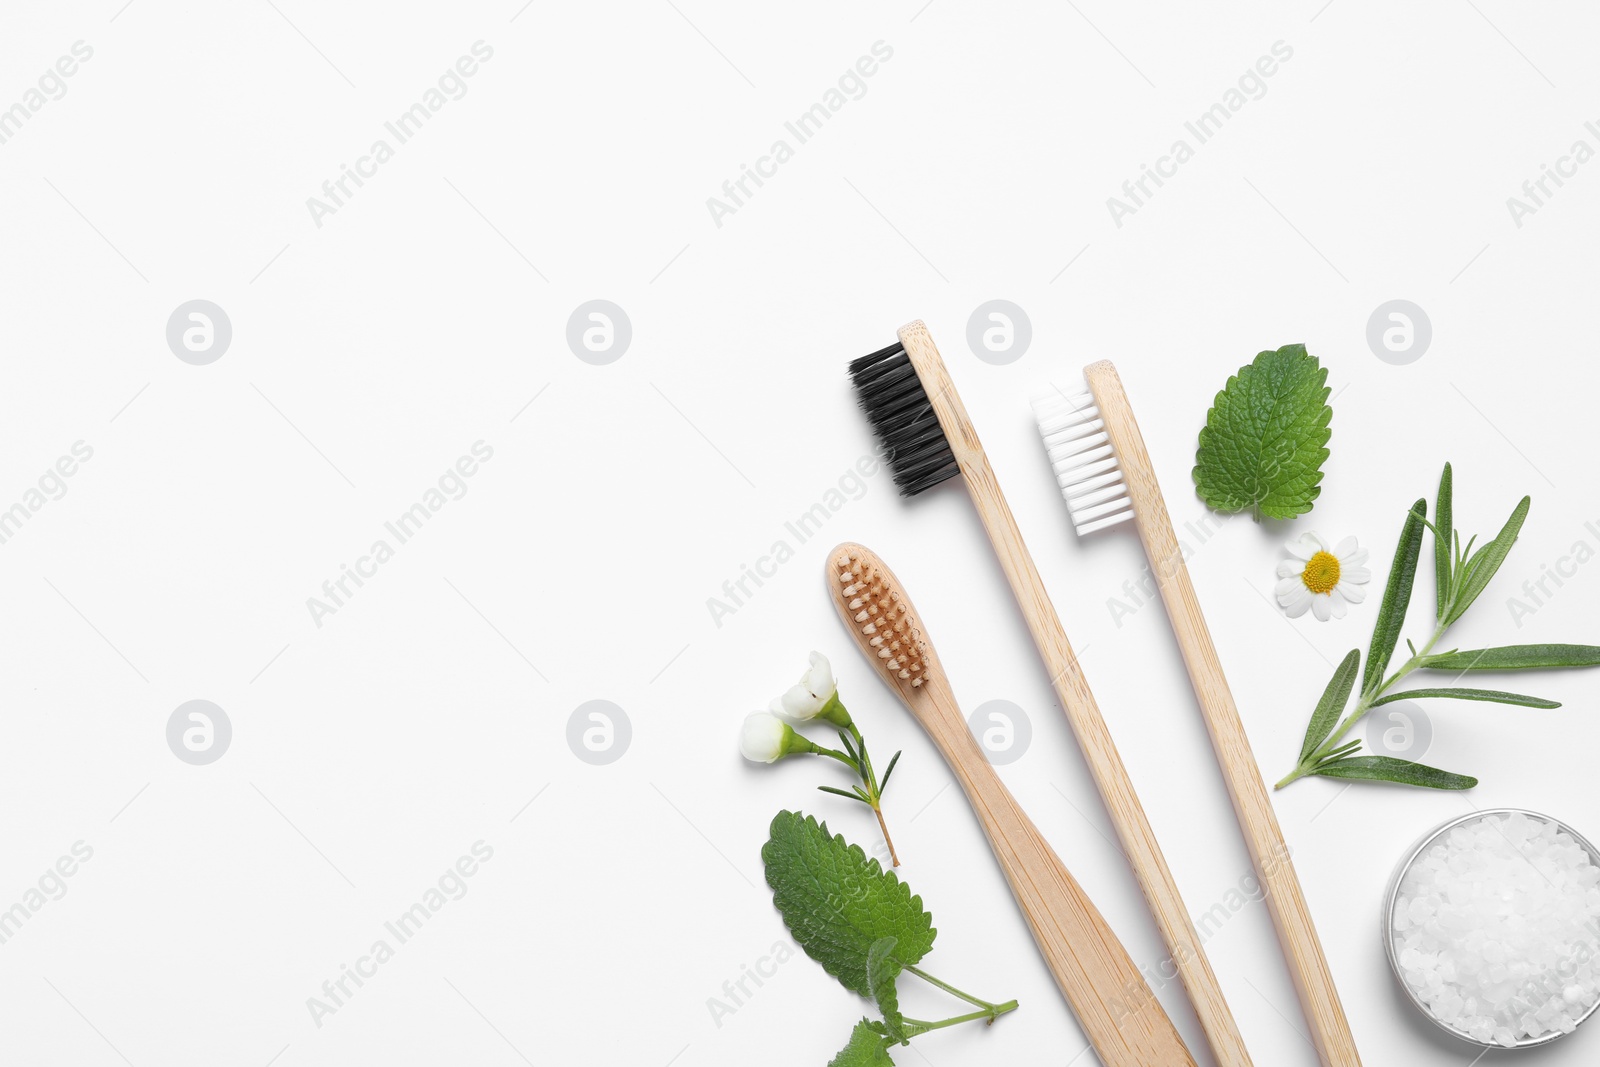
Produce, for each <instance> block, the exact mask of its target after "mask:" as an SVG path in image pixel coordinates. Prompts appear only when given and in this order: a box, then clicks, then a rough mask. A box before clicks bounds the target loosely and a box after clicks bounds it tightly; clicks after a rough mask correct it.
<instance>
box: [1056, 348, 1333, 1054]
mask: <svg viewBox="0 0 1600 1067" xmlns="http://www.w3.org/2000/svg"><path fill="white" fill-rule="evenodd" d="M1083 377H1084V380H1085V383H1086V388H1084V389H1078V388H1073V389H1069V390H1054V391H1051V392H1049V393H1047V394H1045V395H1042V396H1040V397H1037V398H1035V400H1034V402H1033V409H1034V416H1035V418H1036V419H1037V421H1038V424H1039V434H1040V436H1042V437H1043V438H1044V446H1045V452H1046V453H1047V454H1048V455H1049V457H1050V466H1051V469H1052V470H1053V471H1054V473H1055V476H1056V482H1057V484H1058V485H1060V487H1061V495H1062V496H1063V497H1065V498H1066V501H1067V511H1068V512H1069V513H1070V514H1071V516H1072V525H1073V529H1075V530H1076V531H1077V533H1078V536H1079V537H1083V536H1085V535H1087V534H1091V533H1094V532H1095V531H1097V530H1104V529H1109V528H1111V527H1114V526H1117V525H1120V524H1121V523H1124V522H1127V521H1129V520H1132V521H1133V524H1134V526H1135V528H1137V529H1138V531H1139V539H1140V540H1141V541H1142V542H1143V543H1144V550H1145V555H1146V556H1148V557H1149V559H1150V571H1151V574H1152V575H1154V577H1155V580H1156V585H1157V588H1158V589H1160V591H1161V600H1162V603H1163V604H1164V605H1165V606H1166V609H1167V618H1168V620H1169V621H1170V622H1171V623H1172V630H1173V634H1174V635H1175V636H1176V637H1177V639H1178V647H1179V649H1180V650H1182V652H1183V661H1184V665H1185V666H1186V667H1187V668H1188V671H1189V681H1190V683H1191V684H1192V685H1193V687H1194V692H1195V697H1196V698H1197V700H1198V702H1199V705H1200V710H1201V713H1202V714H1203V716H1204V717H1205V720H1206V728H1207V730H1208V732H1209V733H1210V734H1211V743H1212V747H1213V748H1215V749H1216V753H1217V762H1218V763H1220V764H1221V765H1222V772H1223V777H1224V779H1225V780H1226V781H1227V785H1228V795H1229V796H1230V797H1231V798H1232V800H1233V808H1234V812H1235V814H1236V815H1237V816H1238V820H1239V826H1240V828H1241V829H1242V830H1243V831H1244V836H1245V842H1246V844H1248V845H1249V847H1250V858H1251V860H1252V862H1253V863H1254V864H1255V867H1256V871H1257V873H1258V874H1259V875H1260V878H1261V884H1262V886H1263V887H1264V888H1265V889H1266V891H1267V893H1266V896H1267V909H1268V911H1270V912H1271V914H1272V921H1273V924H1274V925H1275V926H1276V927H1277V929H1278V940H1279V941H1280V942H1282V945H1283V953H1284V957H1285V958H1286V959H1287V960H1288V963H1289V972H1290V974H1292V975H1293V976H1294V983H1295V990H1296V992H1298V993H1299V995H1300V1003H1301V1006H1302V1007H1303V1008H1304V1009H1305V1014H1306V1021H1307V1022H1309V1023H1310V1024H1311V1037H1312V1042H1313V1044H1314V1045H1315V1046H1316V1049H1317V1055H1318V1056H1319V1057H1320V1058H1321V1060H1322V1062H1323V1063H1324V1064H1325V1065H1327V1067H1360V1064H1361V1058H1360V1055H1359V1054H1358V1053H1357V1051H1356V1043H1355V1038H1354V1036H1353V1035H1352V1034H1351V1032H1350V1023H1349V1020H1348V1019H1346V1018H1345V1014H1344V1007H1343V1005H1342V1004H1341V1003H1340V1001H1339V991H1338V990H1337V989H1336V988H1335V987H1334V984H1333V974H1332V972H1331V971H1330V970H1329V969H1328V960H1327V957H1326V956H1325V955H1324V954H1323V951H1322V942H1321V941H1320V940H1319V939H1318V938H1317V929H1316V926H1315V924H1314V923H1313V922H1312V921H1311V910H1310V909H1309V908H1308V907H1307V906H1306V898H1305V894H1304V893H1303V892H1301V889H1300V881H1299V879H1298V878H1296V877H1295V872H1294V863H1293V862H1292V861H1291V860H1290V858H1289V846H1288V845H1287V844H1285V843H1284V840H1283V831H1282V830H1281V829H1279V827H1278V820H1277V817H1276V816H1275V815H1274V814H1273V811H1272V803H1271V801H1270V800H1269V799H1268V797H1267V787H1266V782H1265V781H1263V779H1262V777H1261V768H1260V766H1259V765H1258V764H1257V763H1256V759H1255V756H1254V755H1253V754H1252V753H1251V751H1250V739H1249V738H1248V737H1247V736H1245V732H1244V724H1243V723H1242V722H1241V721H1240V719H1239V709H1238V708H1237V707H1236V706H1235V705H1234V702H1233V694H1232V692H1231V691H1230V690H1229V688H1228V679H1227V678H1226V676H1224V674H1223V673H1222V661H1221V660H1220V659H1219V658H1218V657H1217V649H1216V646H1215V645H1214V644H1213V643H1212V641H1211V632H1210V630H1208V629H1207V627H1206V620H1205V616H1204V615H1203V614H1201V611H1200V601H1199V598H1198V597H1196V596H1195V592H1194V585H1193V583H1192V582H1190V580H1189V568H1188V567H1187V565H1186V564H1185V563H1184V560H1183V550H1182V548H1181V547H1180V546H1179V544H1178V536H1177V534H1176V533H1175V532H1174V531H1173V529H1172V518H1171V516H1169V515H1168V514H1167V505H1166V503H1165V501H1164V500H1163V499H1162V496H1161V485H1160V483H1159V482H1157V481H1156V472H1155V467H1154V465H1153V464H1151V462H1150V453H1149V452H1148V451H1147V450H1146V449H1145V445H1144V436H1143V435H1142V434H1141V433H1140V432H1139V424H1138V422H1137V421H1135V419H1134V417H1133V407H1132V405H1131V404H1129V403H1128V394H1127V392H1126V391H1125V390H1124V389H1123V388H1122V378H1121V376H1120V375H1118V374H1117V368H1116V367H1114V366H1113V365H1112V364H1111V363H1110V362H1109V361H1106V360H1101V361H1100V362H1098V363H1091V364H1090V365H1089V366H1087V367H1085V368H1084V370H1083Z"/></svg>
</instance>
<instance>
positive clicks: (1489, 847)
mask: <svg viewBox="0 0 1600 1067" xmlns="http://www.w3.org/2000/svg"><path fill="white" fill-rule="evenodd" d="M1383 926H1384V941H1385V943H1386V946H1387V949H1388V955H1389V963H1390V965H1391V966H1392V967H1393V968H1394V973H1395V978H1396V979H1397V980H1398V981H1399V983H1400V986H1401V988H1402V989H1404V990H1405V992H1406V994H1407V996H1408V997H1409V998H1410V1000H1411V1002H1412V1003H1413V1004H1415V1005H1416V1006H1417V1008H1418V1009H1419V1010H1421V1011H1422V1013H1423V1014H1424V1015H1426V1016H1427V1017H1428V1018H1429V1019H1431V1020H1433V1022H1434V1023H1436V1024H1437V1025H1438V1026H1439V1027H1440V1028H1442V1029H1443V1030H1445V1031H1446V1032H1448V1033H1450V1034H1453V1035H1454V1036H1456V1037H1458V1038H1460V1039H1461V1040H1463V1041H1469V1042H1472V1043H1473V1044H1477V1045H1481V1046H1484V1047H1486V1048H1529V1047H1532V1046H1534V1045H1543V1044H1545V1043H1547V1042H1550V1041H1554V1040H1556V1039H1557V1038H1560V1037H1564V1036H1565V1035H1567V1034H1570V1033H1572V1032H1573V1031H1574V1030H1576V1029H1577V1028H1578V1025H1579V1024H1580V1023H1582V1022H1583V1021H1584V1020H1585V1019H1587V1018H1588V1017H1589V1016H1590V1015H1591V1014H1593V1012H1594V1010H1595V1008H1596V1007H1597V1006H1600V855H1597V854H1596V852H1595V850H1594V846H1592V845H1590V844H1589V842H1588V841H1586V840H1585V839H1584V838H1583V837H1582V836H1580V835H1579V834H1578V833H1576V832H1575V831H1573V830H1572V829H1571V828H1570V827H1568V826H1566V825H1564V824H1563V823H1561V822H1558V821H1557V820H1555V819H1552V818H1550V817H1549V816H1546V815H1540V814H1538V813H1537V812H1532V811H1524V810H1521V809H1517V808H1500V809H1494V810H1489V811H1480V812H1475V813H1473V814H1471V815H1467V816H1463V817H1462V818H1459V819H1453V820H1451V821H1450V822H1447V823H1445V824H1443V825H1442V826H1439V827H1436V828H1435V829H1433V830H1431V831H1429V832H1428V833H1427V834H1426V835H1424V836H1423V838H1422V839H1421V840H1420V841H1418V842H1417V844H1416V845H1415V846H1414V847H1413V848H1412V849H1411V850H1410V851H1408V852H1407V853H1406V855H1405V857H1404V858H1403V859H1402V860H1401V861H1400V864H1399V866H1398V867H1396V868H1395V872H1394V877H1393V878H1392V879H1390V882H1389V891H1388V894H1387V896H1386V897H1385V900H1384V909H1383Z"/></svg>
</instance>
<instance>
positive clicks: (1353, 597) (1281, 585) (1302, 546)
mask: <svg viewBox="0 0 1600 1067" xmlns="http://www.w3.org/2000/svg"><path fill="white" fill-rule="evenodd" d="M1286 548H1287V551H1288V553H1289V555H1290V557H1291V558H1290V559H1286V560H1284V561H1283V562H1282V563H1280V564H1278V585H1277V590H1276V591H1277V594H1278V603H1279V604H1281V605H1282V606H1283V609H1284V611H1286V612H1287V613H1288V615H1289V617H1290V618H1291V619H1298V618H1299V617H1300V616H1302V615H1304V614H1305V613H1306V609H1308V608H1309V609H1310V610H1311V613H1312V614H1313V615H1315V616H1316V617H1317V619H1318V620H1320V621H1322V622H1326V621H1328V619H1330V618H1333V619H1342V618H1344V616H1345V612H1346V611H1347V610H1348V605H1350V604H1359V603H1361V602H1362V601H1363V600H1365V599H1366V598H1367V588H1366V586H1367V583H1368V582H1369V581H1371V580H1372V572H1371V571H1370V570H1368V569H1367V568H1366V566H1365V565H1364V564H1365V563H1366V562H1367V550H1366V549H1364V548H1362V547H1361V546H1360V545H1358V544H1356V539H1355V538H1354V537H1346V538H1345V539H1344V540H1343V541H1340V542H1339V543H1338V544H1337V545H1335V546H1334V547H1332V548H1330V547H1328V543H1327V542H1326V541H1324V540H1323V539H1322V538H1320V537H1318V536H1317V535H1316V534H1314V533H1308V534H1305V535H1304V536H1302V537H1299V538H1296V539H1295V540H1293V541H1290V542H1289V544H1288V545H1287V546H1286Z"/></svg>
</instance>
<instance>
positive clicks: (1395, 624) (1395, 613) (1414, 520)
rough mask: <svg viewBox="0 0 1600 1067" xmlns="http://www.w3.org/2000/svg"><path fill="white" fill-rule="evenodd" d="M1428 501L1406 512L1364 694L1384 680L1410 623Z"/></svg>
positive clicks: (1370, 653)
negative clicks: (1409, 612)
mask: <svg viewBox="0 0 1600 1067" xmlns="http://www.w3.org/2000/svg"><path fill="white" fill-rule="evenodd" d="M1427 511H1428V502H1427V501H1426V500H1418V501H1417V502H1416V503H1415V504H1413V505H1411V510H1410V511H1408V512H1406V524H1405V526H1403V527H1401V529H1400V543H1399V544H1398V545H1396V546H1395V550H1394V564H1393V565H1392V566H1391V567H1390V568H1389V584H1388V586H1387V588H1385V589H1384V591H1383V606H1382V607H1380V608H1379V609H1378V622H1377V624H1376V625H1375V626H1373V628H1372V648H1371V649H1370V650H1369V651H1368V652H1367V672H1366V674H1364V675H1362V677H1361V691H1362V692H1363V693H1371V692H1373V690H1374V687H1375V686H1377V685H1379V684H1381V683H1382V681H1383V672H1384V671H1385V670H1386V669H1387V668H1388V666H1389V657H1391V656H1393V655H1394V646H1395V642H1397V641H1399V640H1400V628H1401V627H1402V626H1404V625H1405V622H1406V609H1407V608H1409V607H1410V606H1411V590H1412V588H1413V587H1414V586H1415V585H1416V583H1417V557H1418V556H1419V555H1421V553H1422V531H1423V522H1422V520H1423V518H1424V517H1425V516H1426V514H1427Z"/></svg>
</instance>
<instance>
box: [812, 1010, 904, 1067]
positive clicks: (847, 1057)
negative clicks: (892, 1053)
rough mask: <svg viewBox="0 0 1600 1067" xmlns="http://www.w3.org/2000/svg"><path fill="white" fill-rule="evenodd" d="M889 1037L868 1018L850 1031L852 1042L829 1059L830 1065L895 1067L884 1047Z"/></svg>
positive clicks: (841, 1066) (832, 1066)
mask: <svg viewBox="0 0 1600 1067" xmlns="http://www.w3.org/2000/svg"><path fill="white" fill-rule="evenodd" d="M886 1041H887V1039H886V1038H885V1037H884V1036H883V1035H882V1034H880V1033H879V1032H878V1031H877V1030H876V1029H874V1027H873V1024H872V1023H870V1022H868V1021H867V1020H866V1019H862V1020H861V1021H860V1022H858V1023H856V1028H855V1029H854V1030H852V1031H850V1043H849V1044H848V1045H846V1046H845V1047H844V1048H842V1049H840V1050H839V1054H838V1055H837V1056H835V1057H834V1058H833V1059H831V1060H829V1061H828V1067H894V1060H892V1059H890V1058H889V1052H888V1050H887V1049H886V1048H885V1047H884V1045H885V1043H886Z"/></svg>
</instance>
